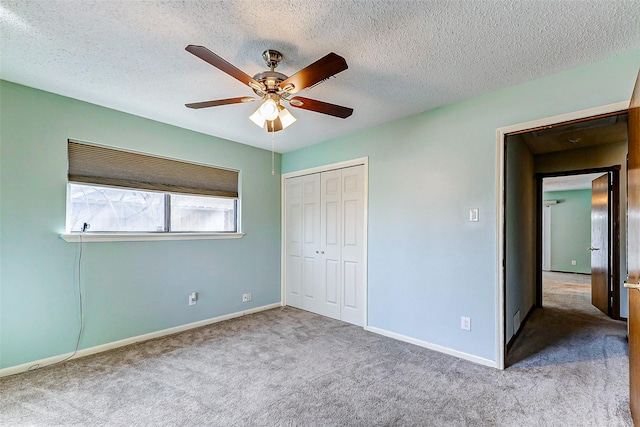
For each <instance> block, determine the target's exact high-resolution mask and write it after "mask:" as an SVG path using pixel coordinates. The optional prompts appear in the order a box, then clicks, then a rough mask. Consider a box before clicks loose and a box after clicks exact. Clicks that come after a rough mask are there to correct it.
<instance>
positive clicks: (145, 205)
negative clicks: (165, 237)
mask: <svg viewBox="0 0 640 427" xmlns="http://www.w3.org/2000/svg"><path fill="white" fill-rule="evenodd" d="M68 178H69V185H68V203H67V227H66V228H67V233H74V232H80V231H81V230H82V229H83V225H84V224H85V223H87V224H88V225H89V228H88V229H87V231H88V232H91V233H100V232H106V233H109V232H111V233H159V234H161V233H165V234H166V233H238V215H237V212H238V172H237V171H233V170H228V169H221V168H216V167H212V166H206V165H200V164H195V163H187V162H183V161H178V160H172V159H166V158H160V157H155V156H150V155H147V154H141V153H133V152H128V151H124V150H117V149H113V148H108V147H102V146H98V145H93V144H85V143H79V142H75V141H69V173H68Z"/></svg>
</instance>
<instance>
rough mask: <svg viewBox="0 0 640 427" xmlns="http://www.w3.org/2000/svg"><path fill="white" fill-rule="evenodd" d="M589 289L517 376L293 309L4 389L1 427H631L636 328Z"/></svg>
mask: <svg viewBox="0 0 640 427" xmlns="http://www.w3.org/2000/svg"><path fill="white" fill-rule="evenodd" d="M579 286H580V285H576V288H574V287H573V285H571V286H570V285H564V284H561V283H560V284H558V285H557V292H556V294H557V295H556V296H554V297H552V298H551V299H550V300H549V302H548V305H547V307H546V308H544V309H542V310H537V311H536V312H534V314H533V315H532V316H531V318H530V320H529V322H528V323H527V325H526V326H525V330H524V331H523V333H522V334H521V336H520V337H519V338H518V340H517V341H516V343H515V344H514V346H513V349H512V352H511V355H510V357H509V361H510V363H511V366H510V367H509V368H508V369H507V370H505V371H498V370H496V369H492V368H487V367H483V366H479V365H476V364H473V363H470V362H466V361H463V360H460V359H457V358H454V357H451V356H447V355H443V354H440V353H436V352H433V351H430V350H426V349H423V348H420V347H416V346H414V345H411V344H406V343H402V342H398V341H395V340H392V339H389V338H385V337H382V336H379V335H375V334H372V333H368V332H365V331H364V330H363V329H362V328H358V327H355V326H351V325H348V324H345V323H342V322H339V321H335V320H331V319H327V318H324V317H321V316H317V315H314V314H311V313H307V312H304V311H300V310H296V309H292V308H282V309H275V310H270V311H267V312H263V313H259V314H255V315H251V316H246V317H243V318H239V319H235V320H231V321H227V322H223V323H219V324H216V325H212V326H209V327H204V328H200V329H197V330H192V331H188V332H184V333H181V334H178V335H174V336H171V337H166V338H162V339H158V340H154V341H150V342H146V343H142V344H138V345H133V346H129V347H126V348H121V349H117V350H114V351H110V352H106V353H102V354H98V355H94V356H90V357H85V358H81V359H77V360H73V361H70V362H67V363H65V364H63V365H59V366H56V367H52V368H47V369H42V370H40V371H36V372H31V373H27V374H24V375H20V376H15V377H10V378H5V379H2V380H0V425H2V426H5V425H6V426H15V425H109V426H131V425H139V426H203V425H206V426H297V425H299V426H324V425H336V426H337V425H341V426H388V425H402V426H405V425H410V426H536V427H539V426H611V427H613V426H631V425H632V422H631V417H630V415H629V410H628V404H629V402H628V391H627V384H628V361H627V356H626V349H627V346H626V343H625V326H624V323H621V322H616V321H612V320H609V319H607V318H606V317H604V316H600V315H599V314H598V312H597V310H596V312H593V310H590V309H589V307H588V306H585V301H584V300H585V298H584V297H583V296H582V294H584V292H582V291H580V290H578V287H579ZM583 287H584V286H583ZM546 289H547V290H551V289H552V287H547V288H546ZM552 293H553V292H552ZM565 303H566V304H568V306H564V304H565ZM431 327H437V325H433V326H431Z"/></svg>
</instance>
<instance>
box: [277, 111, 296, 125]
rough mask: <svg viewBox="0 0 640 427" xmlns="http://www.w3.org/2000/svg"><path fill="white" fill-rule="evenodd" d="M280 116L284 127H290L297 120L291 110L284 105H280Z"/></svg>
mask: <svg viewBox="0 0 640 427" xmlns="http://www.w3.org/2000/svg"><path fill="white" fill-rule="evenodd" d="M278 118H280V122H281V123H282V129H286V128H288V127H289V126H291V125H292V124H293V123H294V122H295V121H296V118H295V117H293V114H291V113H290V112H289V110H287V109H286V108H284V107H282V106H281V107H280V113H279V114H278Z"/></svg>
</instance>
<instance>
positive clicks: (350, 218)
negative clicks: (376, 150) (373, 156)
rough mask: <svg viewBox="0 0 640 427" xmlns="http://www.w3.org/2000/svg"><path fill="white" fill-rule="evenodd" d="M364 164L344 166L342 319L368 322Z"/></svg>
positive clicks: (361, 324)
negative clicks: (366, 310)
mask: <svg viewBox="0 0 640 427" xmlns="http://www.w3.org/2000/svg"><path fill="white" fill-rule="evenodd" d="M364 203H365V182H364V166H354V167H350V168H345V169H343V170H342V213H341V216H342V257H341V260H342V264H341V270H342V295H341V301H342V305H341V311H340V318H341V320H343V321H345V322H349V323H353V324H355V325H359V326H364V305H365V277H366V274H365V264H366V263H365V259H364V253H365V206H364Z"/></svg>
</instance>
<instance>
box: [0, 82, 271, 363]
mask: <svg viewBox="0 0 640 427" xmlns="http://www.w3.org/2000/svg"><path fill="white" fill-rule="evenodd" d="M0 95H1V96H0V108H1V110H0V143H1V146H0V156H1V157H0V162H1V163H0V164H1V174H0V224H1V228H0V230H1V234H0V239H1V241H0V251H1V252H0V255H1V257H0V260H1V261H0V279H1V282H0V286H1V287H0V300H1V303H0V304H1V305H0V311H1V312H0V332H1V334H0V335H1V338H0V367H9V366H15V365H18V364H22V363H28V362H31V361H34V360H39V359H43V358H47V357H51V356H56V355H60V354H64V353H67V352H70V351H73V349H74V348H75V342H76V338H77V333H78V318H79V309H78V308H79V306H78V296H77V273H76V270H77V258H78V250H79V248H78V244H74V243H66V242H65V241H63V240H62V239H60V238H59V237H58V236H59V233H61V232H63V231H64V227H65V200H66V185H67V177H66V171H67V139H68V138H72V139H76V140H79V141H88V142H94V143H100V144H105V145H110V146H114V147H120V148H125V149H130V150H135V151H141V152H146V153H151V154H157V155H160V156H166V157H171V158H177V159H183V160H187V161H195V162H199V163H205V164H212V165H216V166H222V167H227V168H233V169H238V170H240V172H241V181H242V187H241V193H242V202H241V203H242V226H243V231H244V232H245V233H246V236H245V237H244V238H242V239H240V240H200V241H164V242H162V241H156V242H113V243H85V244H84V248H83V253H82V289H83V297H84V298H83V300H84V303H85V308H84V317H85V329H84V333H83V337H82V341H81V344H80V348H88V347H93V346H96V345H100V344H105V343H109V342H112V341H116V340H121V339H125V338H129V337H133V336H138V335H141V334H145V333H150V332H155V331H158V330H162V329H165V328H170V327H174V326H178V325H183V324H186V323H190V322H195V321H199V320H204V319H209V318H213V317H216V316H220V315H224V314H229V313H234V312H238V311H241V310H245V309H249V308H252V307H259V306H263V305H266V304H271V303H276V302H279V301H280V176H279V174H276V176H271V154H270V153H269V152H268V151H264V150H260V149H257V148H252V147H249V146H246V145H241V144H237V143H234V142H231V141H226V140H222V139H218V138H213V137H210V136H207V135H203V134H199V133H196V132H191V131H187V130H184V129H180V128H177V127H173V126H169V125H165V124H162V123H158V122H154V121H151V120H147V119H143V118H140V117H137V116H132V115H129V114H124V113H121V112H118V111H114V110H110V109H107V108H103V107H99V106H96V105H92V104H88V103H84V102H80V101H77V100H73V99H69V98H65V97H61V96H58V95H54V94H51V93H47V92H42V91H39V90H35V89H31V88H27V87H24V86H19V85H15V84H13V83H9V82H6V81H2V82H1V83H0ZM277 161H278V164H277V165H276V166H277V169H278V170H279V162H280V156H278V157H277ZM192 291H197V292H199V297H200V299H199V301H198V304H197V305H196V306H193V307H189V306H188V305H187V296H188V294H189V293H190V292H192ZM244 292H252V294H253V300H252V301H251V302H250V303H242V302H241V295H242V293H244Z"/></svg>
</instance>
